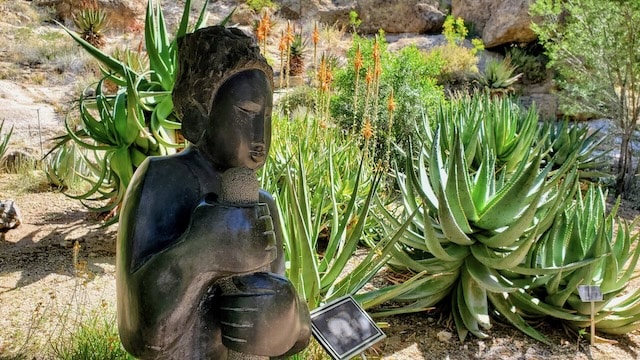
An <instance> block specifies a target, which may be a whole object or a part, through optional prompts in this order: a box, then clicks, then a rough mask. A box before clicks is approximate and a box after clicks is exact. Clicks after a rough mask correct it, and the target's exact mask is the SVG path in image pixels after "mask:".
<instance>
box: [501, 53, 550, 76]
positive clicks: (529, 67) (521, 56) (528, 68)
mask: <svg viewBox="0 0 640 360" xmlns="http://www.w3.org/2000/svg"><path fill="white" fill-rule="evenodd" d="M507 54H508V55H509V56H510V57H511V64H513V66H515V67H516V71H517V72H520V73H522V74H523V75H522V83H524V84H536V83H540V82H542V81H544V80H545V79H546V78H547V62H549V59H548V58H547V57H546V56H545V55H544V54H543V53H542V52H541V51H538V53H536V50H535V48H534V47H532V46H525V47H520V46H513V47H511V48H509V49H508V50H507Z"/></svg>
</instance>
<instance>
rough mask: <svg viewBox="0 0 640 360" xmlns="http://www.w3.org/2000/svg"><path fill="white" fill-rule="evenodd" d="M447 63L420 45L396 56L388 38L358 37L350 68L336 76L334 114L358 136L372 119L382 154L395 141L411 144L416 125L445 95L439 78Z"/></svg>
mask: <svg viewBox="0 0 640 360" xmlns="http://www.w3.org/2000/svg"><path fill="white" fill-rule="evenodd" d="M358 62H360V65H359V66H356V64H357V63H358ZM442 65H443V64H442V62H441V61H440V60H438V59H429V58H427V57H426V56H425V54H424V53H423V52H422V51H420V50H418V49H417V48H416V47H415V46H409V47H405V48H403V49H402V50H400V51H398V52H397V53H393V52H390V51H389V50H388V49H387V43H386V41H385V40H384V36H381V35H378V36H377V37H376V38H374V39H366V38H362V37H359V36H358V35H354V36H353V45H352V47H351V49H350V50H349V52H348V60H347V65H346V66H343V67H341V68H339V69H338V71H337V72H336V74H335V83H334V84H335V94H334V96H333V97H332V99H331V105H330V106H331V115H332V117H333V118H334V119H335V120H336V122H337V123H338V124H339V125H340V126H341V127H343V128H352V129H353V130H354V131H356V132H359V131H361V130H362V128H363V126H364V125H365V123H366V122H367V120H369V121H370V122H371V124H372V126H373V128H374V130H375V137H376V138H375V142H376V144H377V146H378V147H379V149H380V150H382V151H379V152H378V153H379V154H380V153H383V152H387V151H389V144H390V143H396V142H397V143H400V144H407V143H408V141H409V139H410V138H411V134H412V133H413V131H412V130H413V123H414V121H416V120H418V119H419V118H420V117H421V116H422V114H423V113H424V112H430V111H432V110H433V109H434V108H435V106H436V105H437V104H438V103H439V102H440V101H441V100H442V99H443V97H444V93H443V90H442V87H440V86H438V85H437V84H436V80H435V79H436V77H437V76H438V74H439V73H440V68H441V66H442ZM356 68H357V70H358V71H356ZM390 103H393V107H391V106H390Z"/></svg>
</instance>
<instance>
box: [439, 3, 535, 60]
mask: <svg viewBox="0 0 640 360" xmlns="http://www.w3.org/2000/svg"><path fill="white" fill-rule="evenodd" d="M532 2H533V0H452V2H451V14H452V15H453V16H454V17H461V18H463V19H464V20H465V23H467V24H469V23H471V24H473V25H472V27H473V28H474V29H475V31H477V32H478V34H480V35H481V37H482V41H483V42H484V44H485V46H486V47H487V48H491V47H495V46H499V45H503V44H509V43H528V42H531V41H534V40H535V39H536V35H535V33H534V32H533V31H532V30H531V28H530V24H531V17H530V16H529V6H530V5H531V3H532ZM468 27H469V26H468Z"/></svg>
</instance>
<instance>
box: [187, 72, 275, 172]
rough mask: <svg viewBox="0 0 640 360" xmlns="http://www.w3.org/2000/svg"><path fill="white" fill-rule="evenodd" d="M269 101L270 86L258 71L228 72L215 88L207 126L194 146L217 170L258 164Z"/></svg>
mask: <svg viewBox="0 0 640 360" xmlns="http://www.w3.org/2000/svg"><path fill="white" fill-rule="evenodd" d="M272 105H273V94H272V89H271V86H270V84H269V82H268V80H267V77H266V75H265V74H264V73H263V72H262V71H260V70H247V71H243V72H240V73H238V74H236V75H234V76H232V77H231V78H229V79H228V80H227V81H226V82H225V83H224V84H223V85H222V86H221V87H220V89H219V90H218V93H217V95H216V97H215V98H214V100H213V106H212V108H211V114H210V116H209V126H208V127H207V128H206V129H205V131H204V134H203V136H202V138H201V139H200V141H198V142H197V144H196V146H197V147H198V148H199V149H201V150H202V151H203V152H204V153H205V154H206V155H207V156H208V157H209V159H211V160H212V161H213V162H214V164H215V165H216V166H217V167H218V168H219V169H221V170H225V169H228V168H231V167H248V168H250V169H257V168H259V167H260V166H262V165H264V162H265V161H266V159H267V153H268V152H269V145H270V143H271V108H272Z"/></svg>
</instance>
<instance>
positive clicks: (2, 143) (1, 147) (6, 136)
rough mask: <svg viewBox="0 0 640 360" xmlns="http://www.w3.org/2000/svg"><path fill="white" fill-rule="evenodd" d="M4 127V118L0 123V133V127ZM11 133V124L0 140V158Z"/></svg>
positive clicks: (5, 149)
mask: <svg viewBox="0 0 640 360" xmlns="http://www.w3.org/2000/svg"><path fill="white" fill-rule="evenodd" d="M3 127H4V120H2V122H1V123H0V133H1V132H2V128H3ZM12 134H13V126H12V127H11V129H10V130H9V132H8V133H6V134H3V135H2V140H0V158H2V157H4V154H5V153H6V152H7V148H8V147H9V140H11V135H12Z"/></svg>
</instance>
